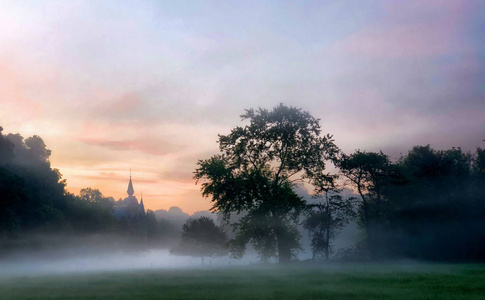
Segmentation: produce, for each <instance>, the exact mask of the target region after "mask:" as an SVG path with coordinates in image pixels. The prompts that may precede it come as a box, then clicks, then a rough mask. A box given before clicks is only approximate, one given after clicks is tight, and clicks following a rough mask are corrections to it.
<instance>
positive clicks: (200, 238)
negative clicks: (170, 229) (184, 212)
mask: <svg viewBox="0 0 485 300" xmlns="http://www.w3.org/2000/svg"><path fill="white" fill-rule="evenodd" d="M226 250H227V236H226V234H225V233H224V231H222V229H221V228H220V227H218V226H217V225H216V224H215V223H214V221H213V220H212V219H211V218H208V217H199V218H195V219H194V218H190V219H188V220H187V222H185V224H184V225H183V227H182V237H181V240H180V243H179V244H178V245H177V246H176V247H175V248H173V249H172V250H171V251H170V252H171V253H173V254H176V255H188V256H197V257H201V258H202V263H203V259H204V257H211V256H222V255H225V254H226V253H227V251H226Z"/></svg>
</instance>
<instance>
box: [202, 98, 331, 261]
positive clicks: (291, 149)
mask: <svg viewBox="0 0 485 300" xmlns="http://www.w3.org/2000/svg"><path fill="white" fill-rule="evenodd" d="M241 117H242V119H243V120H246V119H247V120H249V121H250V122H249V125H247V126H244V127H236V128H234V129H233V130H232V131H231V133H230V134H229V135H219V147H220V151H221V152H222V153H221V154H219V155H215V156H213V157H212V158H210V159H207V160H200V161H199V162H198V165H199V167H198V168H197V170H196V171H195V179H196V180H197V181H199V180H200V181H202V188H201V190H202V194H203V195H204V196H206V197H211V198H212V203H213V207H212V210H215V211H217V212H219V213H220V214H222V215H223V217H224V219H225V220H226V221H228V222H229V221H230V220H231V214H232V215H237V214H241V217H240V218H239V219H238V222H236V223H234V224H232V225H233V226H234V227H235V228H236V237H235V238H234V239H233V240H232V242H231V248H232V253H233V255H235V256H236V257H238V256H241V255H242V254H243V253H244V251H245V247H246V244H248V243H252V244H253V246H254V247H255V248H256V249H257V250H258V251H259V253H260V255H261V257H262V259H265V258H267V257H271V256H276V255H277V256H278V258H279V260H280V262H287V261H289V260H290V259H291V255H292V250H294V249H297V248H298V238H299V234H298V232H297V230H296V224H297V221H298V216H299V214H300V212H301V211H302V210H303V209H304V208H305V202H304V201H303V199H301V198H300V197H299V196H298V195H297V194H296V193H295V192H294V191H293V189H292V184H293V183H294V182H295V181H307V182H313V181H315V180H316V179H317V178H319V180H320V181H323V180H324V179H325V174H324V170H325V160H327V159H329V158H332V157H333V156H334V154H335V153H336V152H337V147H336V146H335V145H334V143H333V141H332V139H331V136H328V135H327V136H323V137H322V136H321V135H320V133H321V130H320V125H319V120H318V119H315V118H314V117H312V116H311V115H310V114H309V113H308V112H305V111H302V110H301V109H298V108H294V107H287V106H284V105H282V104H280V105H279V106H277V107H275V108H274V109H273V110H271V111H268V110H266V109H258V110H254V109H249V110H246V113H245V114H243V115H242V116H241Z"/></svg>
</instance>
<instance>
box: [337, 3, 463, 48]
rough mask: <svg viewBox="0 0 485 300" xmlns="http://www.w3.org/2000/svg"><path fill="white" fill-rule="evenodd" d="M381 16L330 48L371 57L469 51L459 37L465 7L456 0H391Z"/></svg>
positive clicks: (386, 4)
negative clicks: (370, 24)
mask: <svg viewBox="0 0 485 300" xmlns="http://www.w3.org/2000/svg"><path fill="white" fill-rule="evenodd" d="M384 11H385V13H386V16H385V18H384V19H383V20H382V21H381V22H379V23H378V24H376V25H375V26H372V27H368V28H364V29H362V30H359V31H357V32H355V33H353V34H351V35H349V36H348V37H346V38H345V39H343V40H341V41H339V42H338V43H336V44H335V45H334V47H333V50H334V51H336V52H343V53H344V54H351V55H364V56H368V57H374V58H418V57H431V56H436V55H446V54H454V53H457V52H458V53H462V52H469V51H470V47H468V46H467V45H466V44H464V43H463V42H462V40H461V39H460V34H461V29H462V23H463V21H464V20H465V14H466V12H465V8H464V5H463V3H462V2H460V1H446V0H444V1H434V2H433V1H428V2H423V1H392V2H386V3H385V5H384Z"/></svg>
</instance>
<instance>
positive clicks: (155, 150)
mask: <svg viewBox="0 0 485 300" xmlns="http://www.w3.org/2000/svg"><path fill="white" fill-rule="evenodd" d="M78 140H79V141H80V142H82V143H85V144H88V145H94V146H102V147H107V148H111V149H115V150H126V151H140V152H144V153H148V154H152V155H166V154H170V153H172V152H173V151H174V150H175V146H174V145H173V144H171V143H168V142H167V141H162V140H159V139H156V140H153V139H149V138H147V139H143V138H139V139H131V140H110V139H103V138H80V139H78Z"/></svg>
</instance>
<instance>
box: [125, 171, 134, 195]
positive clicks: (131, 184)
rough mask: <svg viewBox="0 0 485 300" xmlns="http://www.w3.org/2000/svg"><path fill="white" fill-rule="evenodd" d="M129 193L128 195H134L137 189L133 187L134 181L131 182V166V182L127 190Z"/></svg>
mask: <svg viewBox="0 0 485 300" xmlns="http://www.w3.org/2000/svg"><path fill="white" fill-rule="evenodd" d="M126 192H127V193H128V196H130V197H131V196H133V194H134V193H135V190H134V189H133V183H132V182H131V168H130V183H128V190H127V191H126Z"/></svg>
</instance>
